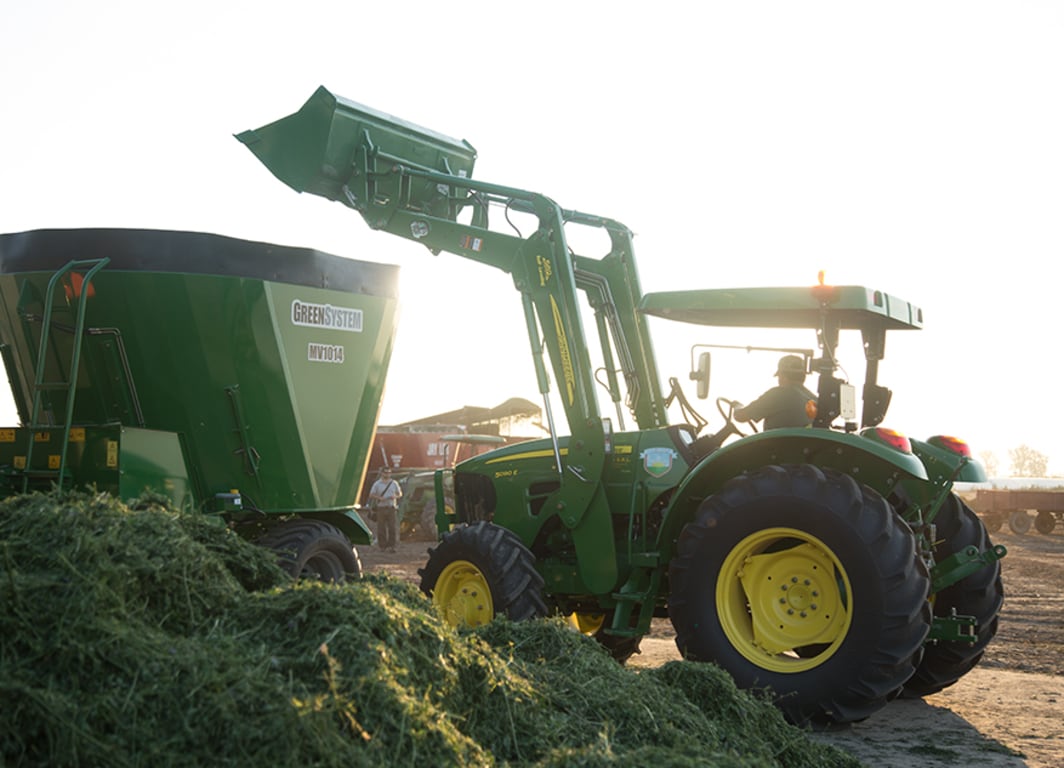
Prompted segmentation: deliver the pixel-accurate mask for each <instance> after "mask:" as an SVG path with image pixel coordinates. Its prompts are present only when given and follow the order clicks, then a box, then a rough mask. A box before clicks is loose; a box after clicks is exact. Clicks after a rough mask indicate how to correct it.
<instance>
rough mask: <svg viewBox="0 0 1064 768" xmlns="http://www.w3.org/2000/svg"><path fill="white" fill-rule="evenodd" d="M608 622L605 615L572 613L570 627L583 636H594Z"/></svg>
mask: <svg viewBox="0 0 1064 768" xmlns="http://www.w3.org/2000/svg"><path fill="white" fill-rule="evenodd" d="M605 621H606V614H604V613H570V614H569V625H570V626H571V627H572V628H573V629H575V630H576V631H577V632H579V633H580V634H582V635H593V634H595V633H596V632H598V631H599V630H600V629H602V625H603V624H604V623H605Z"/></svg>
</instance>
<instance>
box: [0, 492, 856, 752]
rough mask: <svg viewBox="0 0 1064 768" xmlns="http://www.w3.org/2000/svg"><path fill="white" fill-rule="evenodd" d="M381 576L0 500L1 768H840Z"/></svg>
mask: <svg viewBox="0 0 1064 768" xmlns="http://www.w3.org/2000/svg"><path fill="white" fill-rule="evenodd" d="M430 608H431V607H430V605H429V604H428V602H427V601H426V600H425V599H424V597H423V596H422V595H421V594H420V593H419V592H418V591H416V590H415V589H414V588H413V586H411V585H409V584H407V583H405V582H400V581H397V580H394V579H391V578H388V577H385V576H383V575H380V576H373V577H368V578H366V579H363V580H362V581H360V582H357V583H353V584H348V585H345V586H336V585H326V584H319V583H308V582H298V583H293V582H292V581H291V580H290V579H289V578H288V577H287V576H286V575H285V574H284V572H283V571H281V570H280V569H279V568H278V567H277V566H276V564H275V563H274V561H273V557H272V556H271V555H270V553H268V552H265V551H263V550H261V549H259V548H257V547H255V546H253V545H251V544H249V543H247V542H245V541H243V540H242V539H240V538H239V537H237V536H236V535H234V534H233V533H231V532H230V531H228V530H227V529H225V528H224V527H222V526H219V525H216V524H213V523H211V522H210V521H209V519H207V518H203V517H199V516H193V515H183V514H180V513H178V512H175V511H174V510H172V509H168V508H167V507H165V506H164V505H161V504H159V503H152V502H151V501H150V500H146V501H144V502H141V503H138V504H137V505H135V508H132V509H131V508H129V507H126V506H125V505H123V504H121V503H119V502H117V501H115V500H114V499H112V498H110V497H107V496H103V495H85V494H70V493H66V494H55V495H29V496H20V497H13V498H11V499H8V500H6V501H4V502H2V503H0V699H2V700H3V701H4V707H3V708H2V710H0V762H3V763H4V764H6V763H11V764H16V765H27V766H36V765H49V766H75V765H98V764H99V765H102V764H107V765H131V766H137V765H151V766H168V765H173V766H180V765H190V766H191V765H205V764H210V765H234V766H243V765H271V766H288V765H292V766H295V765H299V766H304V765H321V766H333V765H335V766H341V765H342V766H351V765H367V766H376V765H380V766H385V765H387V766H393V765H407V764H426V763H427V764H432V765H455V766H458V765H461V766H478V765H483V766H490V765H514V766H524V765H528V766H531V765H543V766H561V765H566V766H569V765H587V766H598V765H613V764H655V765H656V766H661V768H666V767H667V766H687V765H705V764H707V763H708V764H714V765H728V766H761V765H772V766H776V765H779V766H795V767H797V766H814V765H815V766H823V765H856V761H855V760H853V759H852V758H849V757H848V756H847V755H845V753H842V752H839V751H838V750H835V749H833V748H830V747H825V746H821V745H817V744H814V743H813V742H811V741H809V740H808V739H807V738H806V737H805V735H804V734H802V733H801V732H800V731H798V730H796V729H794V728H792V727H791V726H788V725H786V723H784V722H783V720H782V718H781V717H779V715H778V713H777V712H776V710H775V709H774V708H772V707H771V706H769V705H768V704H766V703H764V702H762V701H759V700H757V699H756V698H755V697H752V696H750V695H749V694H745V693H742V692H739V691H737V690H735V688H734V686H733V685H731V682H730V679H729V678H728V677H727V676H726V675H724V674H723V673H722V672H720V671H719V670H717V669H716V668H714V667H711V666H708V665H694V664H670V665H666V666H665V667H662V668H661V669H660V670H648V671H644V672H638V673H637V672H632V671H628V670H625V669H623V668H622V667H620V666H618V665H617V664H615V663H614V662H613V661H612V660H611V659H610V658H609V657H608V656H607V655H606V654H605V653H604V652H602V650H601V649H600V648H599V647H598V646H597V644H595V643H594V642H592V641H590V640H587V639H586V638H583V637H582V636H580V635H578V634H576V633H574V632H572V631H571V630H569V629H568V628H566V627H565V626H564V625H563V623H561V622H557V621H544V622H529V623H525V624H510V623H508V622H504V621H498V622H494V623H493V624H492V625H490V626H488V627H486V628H482V629H480V630H477V631H462V632H458V631H454V630H452V629H450V628H449V627H447V626H445V625H444V624H443V623H441V622H440V621H439V620H438V619H437V618H436V617H435V615H434V614H433V613H432V611H431V609H430Z"/></svg>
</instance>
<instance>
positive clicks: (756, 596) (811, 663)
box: [716, 528, 853, 673]
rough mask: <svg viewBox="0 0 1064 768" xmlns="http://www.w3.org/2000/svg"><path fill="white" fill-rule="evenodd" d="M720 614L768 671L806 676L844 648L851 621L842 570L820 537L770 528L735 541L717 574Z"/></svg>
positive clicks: (738, 644)
mask: <svg viewBox="0 0 1064 768" xmlns="http://www.w3.org/2000/svg"><path fill="white" fill-rule="evenodd" d="M716 598H717V617H718V618H719V619H720V623H721V627H722V628H723V629H724V634H725V635H726V636H727V637H728V640H729V641H730V642H731V644H732V646H733V647H734V648H735V649H736V650H737V651H739V653H741V654H742V655H743V656H744V657H746V658H747V659H748V660H749V661H751V662H753V663H754V664H756V665H757V666H759V667H761V668H762V669H767V670H769V671H772V672H783V673H789V672H804V671H806V670H809V669H813V668H815V667H818V666H819V665H821V664H823V663H824V662H825V661H827V660H828V659H829V658H831V656H832V655H833V654H834V653H835V652H836V651H837V650H838V649H839V646H840V645H842V642H843V640H845V639H846V635H847V633H848V632H849V630H850V622H851V620H852V616H853V590H852V589H851V588H850V580H849V577H848V576H847V574H846V569H845V568H843V567H842V563H841V562H840V561H839V559H838V557H836V556H835V553H834V552H832V551H831V549H830V548H829V547H828V546H827V545H825V544H824V542H822V541H821V540H820V539H818V538H816V537H815V536H811V535H809V534H808V533H806V532H804V531H800V530H798V529H795V528H768V529H765V530H763V531H758V532H757V533H753V534H751V535H749V536H747V537H746V538H745V539H743V540H742V541H740V542H739V543H738V544H737V545H736V546H735V547H734V548H732V550H731V552H729V553H728V556H727V557H726V558H725V559H724V563H723V564H722V565H721V569H720V572H719V574H718V577H717V588H716Z"/></svg>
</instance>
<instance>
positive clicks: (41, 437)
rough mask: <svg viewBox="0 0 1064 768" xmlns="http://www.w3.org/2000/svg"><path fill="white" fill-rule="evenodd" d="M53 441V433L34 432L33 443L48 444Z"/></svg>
mask: <svg viewBox="0 0 1064 768" xmlns="http://www.w3.org/2000/svg"><path fill="white" fill-rule="evenodd" d="M51 439H52V433H51V432H34V433H33V442H35V443H47V442H48V441H50V440H51Z"/></svg>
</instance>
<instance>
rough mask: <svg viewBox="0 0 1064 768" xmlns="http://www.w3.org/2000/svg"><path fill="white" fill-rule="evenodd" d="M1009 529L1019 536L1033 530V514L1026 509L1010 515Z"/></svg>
mask: <svg viewBox="0 0 1064 768" xmlns="http://www.w3.org/2000/svg"><path fill="white" fill-rule="evenodd" d="M1009 530H1011V531H1012V532H1013V533H1015V534H1016V535H1018V536H1023V535H1024V534H1025V533H1027V532H1028V531H1029V530H1031V516H1030V515H1028V514H1027V512H1026V511H1024V510H1022V509H1021V510H1019V511H1018V512H1013V513H1012V514H1011V515H1009Z"/></svg>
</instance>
